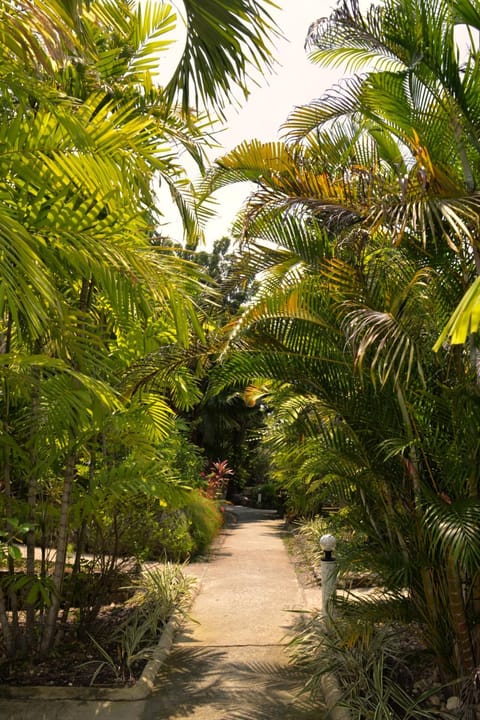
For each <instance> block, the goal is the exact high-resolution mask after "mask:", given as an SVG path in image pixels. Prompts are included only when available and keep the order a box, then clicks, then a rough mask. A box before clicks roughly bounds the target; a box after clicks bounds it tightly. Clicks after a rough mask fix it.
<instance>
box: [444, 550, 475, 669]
mask: <svg viewBox="0 0 480 720" xmlns="http://www.w3.org/2000/svg"><path fill="white" fill-rule="evenodd" d="M447 578H448V599H449V605H450V614H451V616H452V626H453V630H454V633H455V641H456V645H457V653H458V663H459V668H458V669H459V671H460V672H459V675H460V676H467V677H472V676H473V674H474V672H475V657H474V654H473V646H472V637H471V633H470V626H469V624H468V621H467V617H466V614H465V603H464V600H463V592H462V583H461V580H460V575H459V572H458V566H457V563H456V562H455V559H454V557H453V555H452V554H451V553H450V555H449V557H448V561H447Z"/></svg>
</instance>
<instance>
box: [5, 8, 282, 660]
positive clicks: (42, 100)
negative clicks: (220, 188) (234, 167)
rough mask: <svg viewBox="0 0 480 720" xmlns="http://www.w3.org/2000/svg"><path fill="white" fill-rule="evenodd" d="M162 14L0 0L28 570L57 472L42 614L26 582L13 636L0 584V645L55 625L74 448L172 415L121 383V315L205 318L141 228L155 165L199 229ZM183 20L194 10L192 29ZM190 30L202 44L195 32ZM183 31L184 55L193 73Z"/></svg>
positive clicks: (174, 330)
mask: <svg viewBox="0 0 480 720" xmlns="http://www.w3.org/2000/svg"><path fill="white" fill-rule="evenodd" d="M188 5H189V6H190V5H191V6H192V7H195V5H194V3H189V4H188ZM220 5H221V3H212V6H220ZM237 9H238V12H239V13H240V18H241V21H240V19H239V18H236V20H237V24H238V22H240V24H241V27H242V28H243V29H242V31H241V33H244V34H245V36H246V37H247V38H252V37H254V38H256V39H257V40H258V41H259V43H260V39H261V38H263V41H265V42H266V29H267V26H266V25H265V23H264V22H263V20H262V19H261V18H262V17H263V14H262V11H261V7H260V5H257V4H255V5H254V6H251V4H249V12H248V17H247V20H246V21H245V16H244V15H243V14H242V11H243V9H244V7H243V4H241V3H239V4H238V6H237ZM193 17H195V16H193ZM232 17H233V16H232ZM171 25H172V15H171V11H170V8H169V6H167V5H164V4H162V5H161V6H160V7H158V8H156V9H154V8H153V7H152V6H149V5H147V6H146V7H144V8H142V9H138V10H135V9H134V6H133V4H131V3H128V2H125V3H121V4H119V5H118V4H117V5H114V4H111V3H102V2H95V3H91V4H83V3H81V2H78V3H67V2H65V3H63V2H56V0H48V1H45V2H42V0H40V1H39V2H35V3H30V2H28V0H25V2H20V3H8V2H7V3H4V4H3V5H2V7H1V8H0V34H1V36H2V40H3V41H4V42H3V43H2V49H1V50H0V53H1V60H2V63H0V65H1V66H2V67H1V70H0V106H1V112H2V116H3V119H4V122H3V123H2V128H3V129H2V132H1V137H0V163H1V165H2V172H1V175H2V178H3V180H2V182H1V186H2V200H1V206H0V216H1V218H2V222H1V230H0V252H1V254H2V271H1V274H0V284H1V287H2V293H1V303H2V304H1V318H2V354H3V363H2V381H3V392H2V403H1V404H2V422H3V424H2V451H3V454H4V463H3V482H4V487H5V490H6V492H5V498H6V500H5V505H4V510H5V515H6V518H7V534H8V535H11V528H10V527H9V526H8V525H9V518H12V522H13V519H14V516H15V513H16V511H17V510H16V508H18V504H17V503H18V502H23V501H26V504H27V506H28V508H29V510H28V520H29V523H30V526H31V531H30V533H29V535H28V547H29V549H28V558H27V572H28V574H29V575H30V576H31V577H32V578H33V577H34V575H35V566H34V555H33V545H34V541H35V535H34V523H35V519H36V517H37V505H38V503H37V499H38V496H39V492H40V489H41V485H42V483H43V482H44V481H45V479H46V478H48V476H49V474H50V473H54V474H55V475H56V476H59V477H63V482H62V486H61V493H60V496H61V500H60V502H59V504H58V512H59V523H58V527H57V532H56V536H57V537H56V545H57V547H56V550H57V553H56V564H55V569H54V573H53V576H52V582H53V592H51V594H50V596H49V599H50V606H49V610H48V616H47V618H46V619H45V621H44V622H42V624H41V628H42V632H41V633H38V632H37V631H36V630H38V628H36V629H35V628H34V626H33V623H34V620H35V603H34V599H35V598H34V596H33V595H31V596H30V597H31V599H30V600H29V601H28V607H27V619H28V622H27V632H26V635H25V636H24V637H19V636H18V635H17V636H16V633H17V634H18V633H19V629H20V626H19V623H18V622H17V621H18V615H17V614H16V612H15V609H14V613H13V625H12V627H13V629H12V627H10V625H9V621H8V617H7V615H6V613H5V604H4V595H3V593H2V597H1V602H0V621H1V623H2V628H3V630H4V636H5V639H6V647H7V650H8V652H9V653H10V654H12V655H13V654H15V652H16V651H17V650H20V651H25V650H26V647H27V645H29V646H30V650H33V651H35V650H37V649H38V648H40V650H41V651H43V652H46V651H48V649H49V647H51V645H52V643H53V641H54V638H55V622H56V618H57V615H58V609H59V603H60V599H61V594H60V591H61V586H62V580H63V573H64V564H65V554H66V548H67V542H68V532H69V520H70V508H71V502H72V497H73V487H74V483H75V482H76V481H77V479H78V477H79V475H78V470H77V463H79V462H90V463H91V464H92V467H95V464H94V460H93V458H94V456H95V454H96V453H97V450H96V448H97V449H98V446H99V443H100V440H99V437H102V438H103V439H104V441H106V439H107V438H110V439H111V442H112V443H115V442H116V443H117V450H118V446H120V448H123V450H122V452H123V453H124V452H125V449H124V448H125V447H126V446H128V442H127V441H126V440H125V437H126V431H127V430H128V431H129V433H130V435H129V436H130V440H131V438H132V436H133V435H135V437H136V440H135V442H136V444H137V446H138V447H139V448H140V446H141V443H144V445H145V446H148V447H149V450H148V452H149V453H150V457H152V453H154V445H155V443H156V442H158V437H159V436H158V433H157V434H155V433H154V432H152V428H154V427H156V426H157V428H158V429H159V430H161V428H162V426H163V429H164V431H165V430H166V429H168V427H169V425H168V422H169V420H168V418H169V416H170V415H171V412H170V410H169V408H168V406H167V403H166V401H165V398H162V397H161V396H159V395H157V396H156V397H152V396H150V397H147V396H146V395H144V396H143V397H141V398H140V397H139V398H136V399H133V400H130V401H129V400H128V397H127V395H126V393H125V388H121V387H120V386H119V382H118V376H117V373H118V371H119V370H120V372H123V371H124V370H125V369H126V365H127V361H131V360H132V358H133V359H135V358H136V357H138V349H135V348H132V349H131V353H130V355H129V353H128V352H127V353H125V352H124V354H123V358H124V362H123V364H122V363H120V364H119V363H118V360H119V358H120V356H121V355H122V353H121V350H122V343H123V342H124V341H125V339H126V338H128V337H129V332H132V331H133V330H134V329H135V330H136V332H137V333H140V332H143V331H144V329H145V328H146V327H147V326H148V322H149V318H150V316H151V317H153V318H157V317H159V316H162V317H163V320H164V334H165V337H168V340H169V342H178V343H183V344H186V343H187V342H188V339H189V335H190V332H191V331H192V329H193V332H200V334H201V330H200V323H199V322H198V320H197V317H196V313H197V308H196V300H195V298H196V297H197V296H198V295H199V293H200V291H201V290H202V289H204V286H203V285H201V284H200V283H199V282H198V279H197V272H196V270H195V268H194V267H193V265H192V264H191V263H190V264H189V263H185V262H182V261H181V260H180V259H179V258H178V257H176V256H175V255H174V254H172V253H168V252H165V251H163V250H162V249H159V248H156V247H155V246H154V244H153V243H152V242H151V241H150V238H151V236H152V233H153V231H154V224H155V222H156V221H157V218H158V216H157V214H156V212H155V196H154V192H153V183H154V180H155V176H156V174H157V173H158V174H159V175H160V176H161V178H162V179H163V181H164V182H166V183H168V185H169V186H170V187H171V189H172V194H173V197H174V198H175V200H176V201H177V204H178V206H179V207H180V209H181V211H182V214H183V217H184V221H185V225H186V228H187V233H186V234H187V235H188V236H189V237H190V238H193V237H195V235H196V233H197V227H196V217H195V212H194V205H193V203H192V202H190V200H189V194H190V187H189V184H188V181H187V178H186V175H185V173H184V171H183V170H182V168H181V165H180V163H179V162H178V158H177V148H178V146H179V144H181V145H182V146H184V147H186V148H187V149H188V150H189V151H190V152H191V153H192V154H193V155H194V157H195V158H196V159H197V160H198V161H199V162H201V149H200V142H199V138H200V134H201V124H200V125H199V124H197V122H196V120H194V119H192V118H193V116H194V113H193V112H192V113H190V114H187V113H186V112H185V111H184V112H181V111H179V110H178V109H177V108H175V107H174V106H173V105H172V102H171V98H170V97H169V95H168V94H167V93H166V92H164V91H163V90H162V89H161V88H160V89H157V88H155V87H154V86H153V84H152V71H153V66H154V65H155V64H156V63H157V62H158V58H155V59H154V57H153V56H154V55H155V53H157V52H158V51H159V50H161V49H162V44H163V40H164V35H165V33H166V32H167V31H168V30H169V29H170V28H171ZM195 27H196V26H195V20H192V19H191V20H190V24H189V30H190V32H191V33H194V31H195ZM222 34H223V41H222V42H218V45H219V47H220V46H221V45H223V46H227V47H228V51H229V52H230V53H231V54H232V57H233V54H234V53H235V52H236V53H237V57H238V60H239V67H240V68H242V67H243V68H244V67H245V62H246V56H244V55H243V54H242V50H241V47H240V46H239V45H238V42H237V41H235V42H233V43H232V41H231V40H230V38H229V37H227V36H225V33H222ZM190 40H191V38H190ZM211 40H212V32H211V33H210V35H209V40H208V42H211ZM217 40H218V38H217ZM263 41H262V42H263ZM194 45H195V43H194ZM197 45H202V46H203V47H206V45H205V38H203V39H202V40H201V41H199V40H198V39H197ZM260 45H261V48H262V49H258V48H256V49H255V50H253V48H252V46H250V50H248V51H247V49H245V53H246V55H250V57H252V58H255V57H261V56H262V54H268V51H267V49H266V46H265V45H264V44H262V43H260ZM207 46H208V43H207ZM189 47H190V54H189V55H188V53H187V56H188V58H187V60H184V61H183V68H184V73H186V74H187V75H189V74H190V73H197V77H200V78H201V77H202V74H203V70H202V69H201V68H196V69H195V62H194V61H195V57H197V56H196V55H195V53H192V50H191V44H190V46H189ZM242 47H243V46H242ZM259 47H260V46H259ZM257 52H258V53H259V54H258V55H257ZM192 58H193V60H192ZM226 76H228V77H229V80H228V81H227V80H226ZM208 78H209V79H208V82H209V83H210V84H209V86H208V88H207V90H206V91H205V93H204V97H205V98H207V99H209V100H210V101H211V102H213V103H214V101H215V98H216V97H217V93H218V92H220V91H223V92H224V93H226V94H228V93H229V92H230V89H231V83H232V84H235V83H236V82H241V81H242V72H239V71H238V68H236V67H233V66H232V65H231V64H229V63H225V62H224V63H223V64H219V65H217V66H216V67H215V72H214V73H211V74H210V75H209V76H208ZM172 87H173V86H172ZM185 109H186V108H185V107H184V110H185ZM119 350H120V352H119ZM112 360H113V361H112ZM115 360H116V361H117V362H115ZM129 403H130V404H131V407H129ZM117 415H124V416H126V417H127V419H126V422H125V430H124V431H123V433H120V432H119V428H118V421H117V423H113V425H114V427H115V430H114V432H111V431H110V432H108V428H109V427H110V428H111V427H112V418H114V417H115V416H117ZM134 424H135V427H136V428H137V430H136V432H135V433H133V432H132V427H133V425H134ZM100 445H101V446H102V447H104V446H105V442H103V444H102V443H100ZM97 454H98V453H97ZM12 527H13V525H12ZM11 588H12V586H11ZM13 589H14V588H13ZM11 599H12V600H13V602H15V592H13V593H11Z"/></svg>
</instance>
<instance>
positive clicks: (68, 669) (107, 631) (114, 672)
mask: <svg viewBox="0 0 480 720" xmlns="http://www.w3.org/2000/svg"><path fill="white" fill-rule="evenodd" d="M133 612H134V606H133V605H130V604H129V605H127V606H126V605H124V604H114V603H112V604H111V605H107V606H104V607H103V608H102V610H101V611H100V613H99V615H98V617H97V618H96V620H95V622H94V623H93V625H92V628H91V629H90V633H89V634H87V633H82V636H81V637H79V632H78V627H77V625H76V624H75V622H74V621H73V620H72V621H70V622H69V623H68V624H67V626H66V628H65V634H64V638H63V641H62V642H61V643H60V644H59V645H58V647H57V648H55V650H54V651H53V652H52V653H51V654H50V655H48V657H46V658H45V659H44V660H39V659H34V660H31V659H25V660H16V661H15V662H12V661H7V660H4V661H3V662H2V663H1V664H0V683H2V684H4V685H12V686H13V685H15V686H28V685H37V686H38V685H52V686H64V687H89V686H90V685H94V686H95V687H112V688H118V687H124V686H127V685H132V684H134V683H135V681H136V680H137V679H138V678H139V677H140V675H141V673H142V671H143V668H144V666H145V663H146V660H141V661H138V662H136V663H134V664H133V665H132V667H131V668H130V670H131V672H128V673H127V672H126V671H125V672H122V670H121V662H120V651H119V647H118V645H117V644H115V643H113V642H112V636H113V634H114V631H115V630H117V629H118V626H119V624H120V623H123V622H124V621H125V620H126V619H127V616H128V614H129V613H133ZM92 637H95V641H94V640H92ZM99 646H100V647H101V648H102V649H103V651H104V653H105V655H104V654H103V653H102V650H100V647H99ZM106 656H110V658H111V662H110V661H107V658H106ZM92 681H93V682H92Z"/></svg>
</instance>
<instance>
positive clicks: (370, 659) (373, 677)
mask: <svg viewBox="0 0 480 720" xmlns="http://www.w3.org/2000/svg"><path fill="white" fill-rule="evenodd" d="M405 637H407V638H409V639H410V640H409V641H407V642H405ZM412 637H413V638H415V632H413V635H412V631H411V630H410V632H409V631H408V628H407V629H405V628H392V627H389V628H385V627H375V626H374V625H373V624H372V623H370V622H365V623H362V622H359V621H358V620H356V621H354V622H352V621H346V620H345V619H342V621H341V622H340V621H337V620H336V621H332V620H330V622H328V624H325V622H324V620H323V619H322V618H321V617H320V616H318V615H313V616H312V617H311V618H310V620H309V621H308V622H307V623H306V625H305V627H304V628H303V630H302V631H301V632H300V633H299V635H298V636H297V637H296V638H295V640H294V641H293V642H292V643H291V645H290V653H291V656H292V659H293V660H294V662H295V663H296V664H298V665H300V666H302V667H303V668H304V669H306V670H307V672H308V674H309V677H310V679H309V682H308V684H307V689H308V690H309V692H310V693H311V694H312V696H313V697H322V696H323V689H322V680H323V679H324V678H326V677H328V676H330V677H332V676H334V677H335V678H336V681H337V682H338V686H339V690H340V696H339V700H338V705H339V706H341V707H345V708H348V710H349V711H350V713H351V717H352V718H355V720H372V718H376V720H406V719H408V720H420V719H424V720H433V719H434V718H437V719H438V718H448V717H453V716H451V715H449V714H448V713H446V712H441V711H439V710H438V707H433V706H432V705H431V704H430V702H429V701H430V698H432V697H433V696H437V697H438V695H439V694H440V693H441V692H442V688H441V687H440V686H438V685H435V683H434V682H427V686H428V687H427V689H426V690H424V691H423V692H419V691H418V690H417V688H418V685H416V683H415V681H416V680H417V679H418V676H419V673H420V672H421V667H420V660H422V659H423V663H424V667H425V666H427V667H428V657H426V656H425V655H423V654H422V649H421V648H419V647H418V646H417V645H416V644H415V642H414V641H413V642H412V641H411V638H412ZM430 661H431V658H430ZM429 679H430V680H431V677H430V678H429Z"/></svg>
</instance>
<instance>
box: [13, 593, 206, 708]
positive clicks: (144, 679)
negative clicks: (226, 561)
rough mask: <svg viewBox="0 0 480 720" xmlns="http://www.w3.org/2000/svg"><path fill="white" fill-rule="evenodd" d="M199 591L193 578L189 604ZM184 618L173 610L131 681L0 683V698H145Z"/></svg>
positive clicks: (150, 690)
mask: <svg viewBox="0 0 480 720" xmlns="http://www.w3.org/2000/svg"><path fill="white" fill-rule="evenodd" d="M199 591H200V582H199V581H197V583H196V586H195V590H194V592H192V597H191V599H190V607H191V605H192V604H193V601H194V599H195V597H196V596H197V594H198V593H199ZM185 618H186V613H185V612H181V613H180V612H174V613H173V615H172V617H171V618H170V620H169V621H168V623H167V624H166V625H165V629H164V631H163V633H162V635H161V637H160V640H159V642H158V645H157V646H156V648H155V650H154V652H153V654H152V657H151V659H150V660H149V661H148V662H147V664H146V665H145V668H144V670H143V672H142V674H141V676H140V678H139V679H138V681H137V682H136V683H135V685H132V686H131V687H124V688H95V687H88V688H86V687H62V686H58V685H28V686H27V685H25V686H24V687H18V686H17V687H13V686H11V685H0V698H3V699H6V700H33V699H35V698H40V699H45V700H94V701H95V700H99V701H102V700H112V701H114V700H145V699H146V698H147V697H148V696H149V695H150V693H151V692H152V691H153V688H154V682H155V677H156V676H157V674H158V671H159V670H160V667H161V666H162V665H163V663H164V662H165V660H166V659H167V657H168V656H169V654H170V651H171V649H172V645H173V641H174V639H175V635H176V634H177V632H178V631H179V630H180V628H181V627H182V625H183V623H184V621H185Z"/></svg>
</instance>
